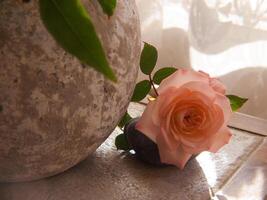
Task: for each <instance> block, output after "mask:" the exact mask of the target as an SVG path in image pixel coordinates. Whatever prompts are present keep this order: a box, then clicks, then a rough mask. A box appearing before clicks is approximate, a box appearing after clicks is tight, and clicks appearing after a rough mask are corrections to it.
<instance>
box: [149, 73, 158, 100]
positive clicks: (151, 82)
mask: <svg viewBox="0 0 267 200" xmlns="http://www.w3.org/2000/svg"><path fill="white" fill-rule="evenodd" d="M149 82H150V84H151V85H152V87H153V89H154V91H155V93H156V95H157V96H159V93H158V91H157V89H156V87H155V85H154V83H153V81H152V77H151V74H149Z"/></svg>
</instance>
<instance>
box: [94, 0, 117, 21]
mask: <svg viewBox="0 0 267 200" xmlns="http://www.w3.org/2000/svg"><path fill="white" fill-rule="evenodd" d="M98 2H99V4H100V5H101V7H102V9H103V11H104V13H106V14H107V15H108V16H109V17H111V16H112V15H113V13H114V10H115V8H116V4H117V0H98Z"/></svg>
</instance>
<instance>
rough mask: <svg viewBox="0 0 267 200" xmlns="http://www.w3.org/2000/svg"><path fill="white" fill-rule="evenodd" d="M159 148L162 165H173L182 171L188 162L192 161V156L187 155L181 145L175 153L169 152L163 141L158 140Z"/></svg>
mask: <svg viewBox="0 0 267 200" xmlns="http://www.w3.org/2000/svg"><path fill="white" fill-rule="evenodd" d="M157 144H158V147H159V154H160V160H161V162H162V163H166V164H172V165H175V166H177V167H178V168H180V169H183V168H184V166H185V164H186V163H187V161H188V160H189V159H190V157H191V156H192V154H190V153H187V152H185V151H184V150H183V148H181V146H180V145H179V146H178V148H177V149H176V150H174V151H169V150H168V149H167V148H166V147H165V146H164V144H162V141H161V140H157Z"/></svg>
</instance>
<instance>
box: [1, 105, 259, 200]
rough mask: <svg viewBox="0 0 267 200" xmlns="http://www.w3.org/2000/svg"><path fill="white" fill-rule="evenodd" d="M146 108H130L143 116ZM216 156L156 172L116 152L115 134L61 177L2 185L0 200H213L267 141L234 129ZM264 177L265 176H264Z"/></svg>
mask: <svg viewBox="0 0 267 200" xmlns="http://www.w3.org/2000/svg"><path fill="white" fill-rule="evenodd" d="M143 109H144V106H142V105H139V104H131V105H130V107H129V109H128V110H129V113H130V114H131V115H132V116H134V117H137V116H140V115H141V113H142V111H143ZM232 132H233V139H232V140H231V142H230V144H228V145H226V146H225V147H223V149H221V150H220V151H219V152H218V153H216V154H211V153H208V152H203V153H201V154H200V155H199V156H197V158H196V159H192V160H190V161H189V162H188V164H187V165H186V167H185V168H184V170H179V169H177V168H175V167H153V166H150V165H147V164H144V163H142V162H140V161H138V160H136V159H135V158H134V157H133V156H130V155H128V154H125V153H123V152H121V151H117V150H116V147H115V146H114V139H115V136H116V135H117V134H120V133H121V131H120V130H118V129H116V130H115V131H114V132H113V134H112V135H111V136H110V137H109V138H108V139H107V140H106V141H105V142H104V143H103V144H102V145H101V146H100V147H99V148H98V149H97V151H96V152H95V153H94V154H93V155H92V156H91V157H89V158H87V159H86V160H85V161H83V162H82V163H80V164H79V165H77V166H75V167H74V168H72V169H70V170H68V171H67V172H65V173H62V174H60V175H58V176H54V177H51V178H46V179H43V180H40V181H35V182H30V183H5V184H0V199H1V200H128V199H129V200H208V199H211V198H210V194H209V190H211V189H213V191H217V188H218V187H221V186H222V185H224V183H225V182H226V181H227V180H228V179H229V178H230V177H231V176H232V175H233V173H234V172H235V171H236V170H237V169H238V168H239V167H240V165H242V163H243V162H244V161H245V160H246V159H247V158H248V157H249V156H248V155H250V154H251V152H253V150H254V149H255V148H256V147H257V145H259V143H260V142H261V141H262V140H263V137H260V136H257V135H252V134H248V133H246V132H244V131H239V130H234V129H232ZM259 175H260V174H259Z"/></svg>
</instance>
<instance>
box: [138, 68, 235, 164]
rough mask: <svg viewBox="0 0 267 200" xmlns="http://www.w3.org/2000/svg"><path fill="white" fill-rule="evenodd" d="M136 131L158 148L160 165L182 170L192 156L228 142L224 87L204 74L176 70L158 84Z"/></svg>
mask: <svg viewBox="0 0 267 200" xmlns="http://www.w3.org/2000/svg"><path fill="white" fill-rule="evenodd" d="M158 93H159V96H158V97H157V98H156V100H154V101H151V102H150V103H149V104H148V105H147V107H146V109H145V111H144V113H143V115H142V117H141V118H140V120H139V121H138V122H137V124H136V129H137V130H139V131H141V132H142V133H144V134H145V135H146V136H147V137H149V138H150V139H151V140H152V141H154V142H155V143H156V144H157V145H158V148H159V154H160V159H161V162H163V163H167V164H173V165H176V166H177V167H179V168H181V169H182V168H184V166H185V164H186V162H187V161H188V160H189V159H190V157H191V156H192V155H193V154H198V153H200V152H201V151H211V152H216V151H218V150H219V149H220V148H221V147H222V146H223V145H225V144H226V143H228V142H229V140H230V138H231V133H230V130H229V128H228V127H227V122H228V120H229V118H230V116H231V114H232V110H231V106H230V102H229V100H228V98H227V97H225V87H224V86H223V85H222V83H221V82H219V81H218V80H217V79H215V78H210V77H209V75H208V74H206V73H204V72H195V71H192V70H187V69H179V70H178V71H177V72H175V73H174V74H172V75H171V76H169V77H168V78H166V79H165V80H163V81H162V83H161V84H160V86H159V88H158Z"/></svg>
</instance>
